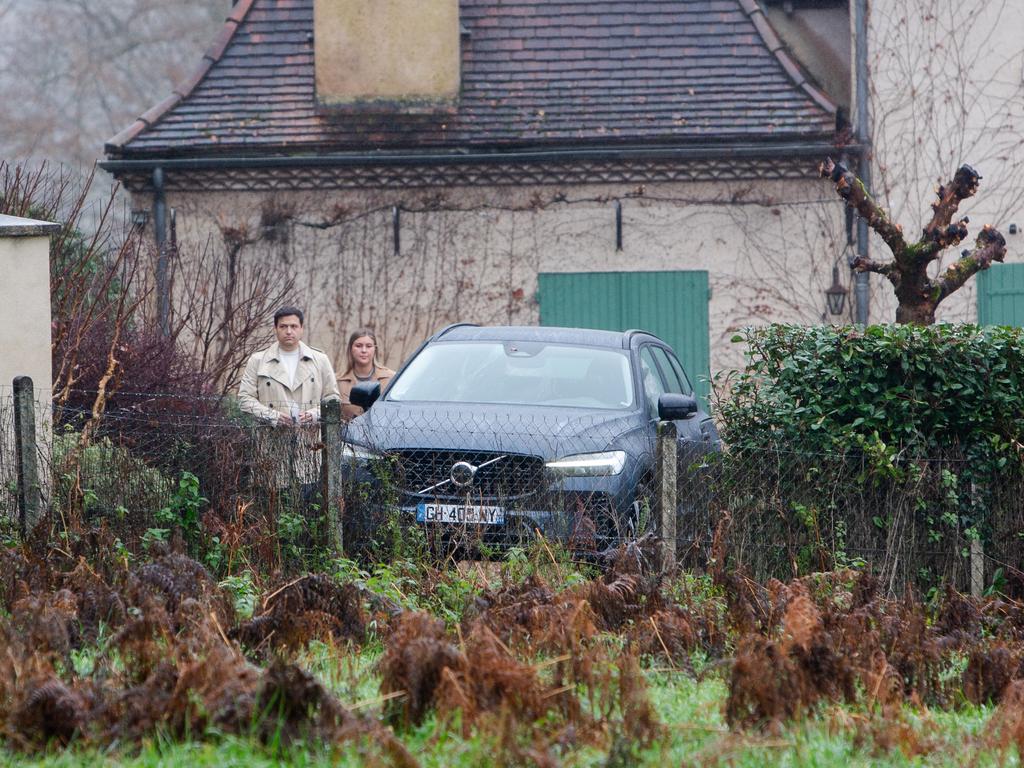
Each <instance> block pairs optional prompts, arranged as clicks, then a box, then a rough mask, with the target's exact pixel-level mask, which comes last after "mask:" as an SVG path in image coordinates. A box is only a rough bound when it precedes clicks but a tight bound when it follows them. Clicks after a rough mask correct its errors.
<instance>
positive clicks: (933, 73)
mask: <svg viewBox="0 0 1024 768" xmlns="http://www.w3.org/2000/svg"><path fill="white" fill-rule="evenodd" d="M868 40H869V60H870V66H871V83H872V91H871V102H870V105H871V111H872V119H873V124H874V130H873V135H872V139H873V142H874V148H875V155H874V161H875V162H874V188H875V190H876V192H877V194H878V196H879V198H880V199H881V200H882V201H884V202H885V203H886V204H887V205H888V206H889V207H890V210H891V211H892V214H893V218H894V220H895V221H897V222H898V223H900V224H901V225H902V226H903V229H904V232H906V233H907V236H908V238H916V237H918V236H919V233H920V231H921V228H922V227H923V226H924V224H925V223H926V221H927V220H928V218H929V217H930V215H931V208H930V205H931V202H932V200H934V199H935V197H934V190H935V187H936V184H937V183H938V182H939V181H943V182H945V181H948V180H949V179H950V178H952V175H953V173H954V171H955V170H956V169H957V167H959V165H960V164H962V163H968V164H970V165H972V166H974V167H975V168H976V169H977V170H978V171H979V172H980V173H981V175H982V182H981V186H980V188H979V190H978V194H977V196H976V197H975V198H973V199H972V200H970V201H968V202H967V203H966V204H965V205H964V206H963V208H962V209H961V213H964V214H967V215H968V216H969V217H970V225H969V226H970V232H971V234H970V237H969V239H968V240H967V241H966V242H965V243H963V244H962V245H961V246H960V247H959V248H951V249H949V251H947V252H946V253H945V254H944V257H943V259H942V260H941V262H940V263H938V264H937V265H936V267H935V269H936V271H938V269H940V268H945V267H947V266H948V265H949V264H950V263H951V262H952V261H953V260H954V259H956V258H957V257H958V256H959V253H960V251H961V250H962V249H963V248H966V247H972V246H973V244H974V238H975V236H976V235H977V233H978V231H979V230H980V228H981V226H982V225H983V224H992V225H994V226H996V227H997V228H999V230H1000V231H1001V232H1002V233H1003V235H1004V236H1006V240H1007V250H1008V253H1007V259H1006V260H1007V262H1020V261H1024V236H1022V235H1020V234H1018V235H1016V236H1014V235H1010V234H1009V225H1010V223H1016V224H1017V226H1018V227H1024V14H1022V13H1021V8H1020V5H1019V3H1003V2H990V1H989V0H961V1H959V2H956V3H952V2H949V1H948V0H872V2H871V11H870V32H869V38H868ZM872 248H873V252H874V255H875V256H876V258H882V257H884V256H887V255H888V251H887V249H886V248H885V245H884V244H883V243H881V241H880V240H878V239H877V238H875V239H874V241H873V242H872ZM871 279H872V282H873V284H874V286H875V291H874V295H873V299H874V300H873V306H872V319H874V320H875V321H888V320H891V319H892V318H893V317H894V313H895V305H894V303H893V299H892V290H891V288H890V287H889V285H888V284H887V283H885V282H884V281H883V279H882V278H880V277H878V276H877V275H873V276H872V278H871ZM938 318H939V320H940V321H942V320H944V321H951V322H973V321H975V320H976V318H977V282H976V280H971V281H969V282H968V283H967V284H966V285H965V286H964V287H963V288H961V289H960V291H958V292H957V293H955V294H953V295H952V296H951V297H950V298H948V299H947V300H946V301H945V302H944V303H943V304H941V305H940V306H939V311H938Z"/></svg>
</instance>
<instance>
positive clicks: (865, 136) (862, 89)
mask: <svg viewBox="0 0 1024 768" xmlns="http://www.w3.org/2000/svg"><path fill="white" fill-rule="evenodd" d="M853 5H854V19H853V23H854V32H853V34H854V42H855V44H856V48H855V50H854V64H853V68H854V77H855V78H856V84H855V86H856V96H855V98H856V99H857V115H856V132H857V144H859V145H860V154H859V157H858V163H857V165H858V167H857V175H858V176H859V177H860V179H861V181H863V182H864V187H865V188H866V189H867V190H868V191H869V192H870V191H871V145H870V142H871V123H870V120H871V116H870V114H869V112H868V0H853ZM857 255H858V256H861V257H863V258H865V259H866V258H868V223H867V221H865V220H864V218H863V217H860V216H858V217H857ZM868 279H869V274H868V273H867V272H856V273H855V278H854V289H853V295H854V299H855V302H856V315H857V323H858V324H859V325H867V324H868V321H869V318H870V306H869V304H870V301H871V294H870V291H869V283H868Z"/></svg>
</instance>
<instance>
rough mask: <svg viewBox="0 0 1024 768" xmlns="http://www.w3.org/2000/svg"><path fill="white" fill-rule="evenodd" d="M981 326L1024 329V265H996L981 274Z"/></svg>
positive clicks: (979, 317) (979, 316)
mask: <svg viewBox="0 0 1024 768" xmlns="http://www.w3.org/2000/svg"><path fill="white" fill-rule="evenodd" d="M978 324H979V325H1017V326H1024V264H995V265H993V266H992V268H991V269H987V270H985V271H984V272H980V273H979V274H978Z"/></svg>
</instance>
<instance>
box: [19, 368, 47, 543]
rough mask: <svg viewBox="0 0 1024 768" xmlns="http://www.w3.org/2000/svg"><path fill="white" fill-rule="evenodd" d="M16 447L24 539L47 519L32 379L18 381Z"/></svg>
mask: <svg viewBox="0 0 1024 768" xmlns="http://www.w3.org/2000/svg"><path fill="white" fill-rule="evenodd" d="M14 444H15V453H16V454H17V457H18V528H19V529H20V531H21V535H22V537H24V536H26V535H27V534H28V532H29V531H31V530H32V529H33V528H34V527H35V525H36V523H38V522H39V520H40V518H42V516H43V501H42V495H41V488H40V485H39V461H38V459H39V454H38V447H37V445H36V408H35V392H34V390H33V387H32V379H31V378H30V377H28V376H16V377H15V378H14Z"/></svg>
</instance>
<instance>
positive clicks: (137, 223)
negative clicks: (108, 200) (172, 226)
mask: <svg viewBox="0 0 1024 768" xmlns="http://www.w3.org/2000/svg"><path fill="white" fill-rule="evenodd" d="M131 220H132V226H133V227H138V228H139V229H142V228H143V227H144V226H146V222H147V221H149V211H147V210H146V209H145V208H132V213H131Z"/></svg>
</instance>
